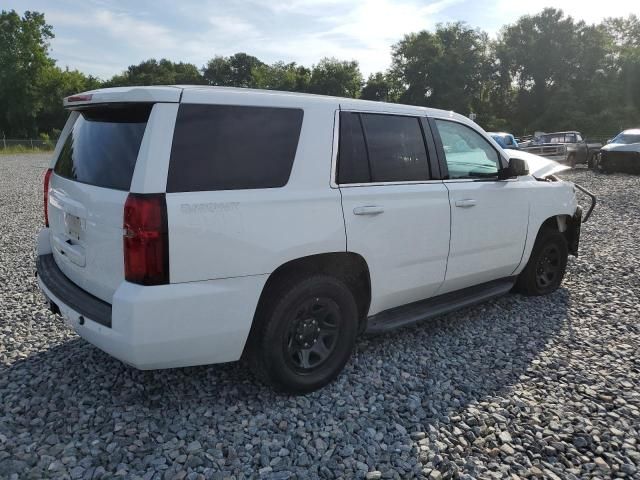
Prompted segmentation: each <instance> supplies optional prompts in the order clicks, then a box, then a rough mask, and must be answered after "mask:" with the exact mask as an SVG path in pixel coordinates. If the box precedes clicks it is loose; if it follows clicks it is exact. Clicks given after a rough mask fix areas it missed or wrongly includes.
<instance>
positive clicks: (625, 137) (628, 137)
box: [611, 133, 640, 145]
mask: <svg viewBox="0 0 640 480" xmlns="http://www.w3.org/2000/svg"><path fill="white" fill-rule="evenodd" d="M611 143H622V144H623V145H629V144H631V143H640V133H621V134H620V135H618V136H617V137H616V138H614V139H613V140H612V141H611Z"/></svg>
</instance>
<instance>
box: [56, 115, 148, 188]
mask: <svg viewBox="0 0 640 480" xmlns="http://www.w3.org/2000/svg"><path fill="white" fill-rule="evenodd" d="M152 107H153V105H151V104H146V103H138V104H130V105H117V104H116V105H109V106H100V107H90V108H87V109H86V110H83V111H82V112H80V115H79V116H78V118H77V120H76V121H75V123H74V124H73V128H72V130H71V133H70V134H69V136H68V137H67V139H66V140H65V142H64V146H63V147H62V150H61V151H60V156H59V157H58V159H57V161H56V165H55V167H54V171H55V172H56V173H57V174H58V175H60V176H62V177H66V178H69V179H71V180H75V181H77V182H81V183H87V184H90V185H96V186H98V187H103V188H112V189H116V190H129V188H130V186H131V179H132V178H133V170H134V169H135V166H136V161H137V159H138V151H139V150H140V145H141V143H142V137H143V135H144V131H145V128H146V127H147V120H148V119H149V114H150V113H151V108H152Z"/></svg>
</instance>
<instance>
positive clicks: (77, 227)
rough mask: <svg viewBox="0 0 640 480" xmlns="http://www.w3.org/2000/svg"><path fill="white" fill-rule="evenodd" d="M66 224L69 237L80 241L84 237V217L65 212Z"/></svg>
mask: <svg viewBox="0 0 640 480" xmlns="http://www.w3.org/2000/svg"><path fill="white" fill-rule="evenodd" d="M64 226H65V233H66V235H67V236H68V237H69V238H71V239H73V240H77V241H80V238H81V237H82V219H81V218H80V217H77V216H75V215H71V214H70V213H65V214H64Z"/></svg>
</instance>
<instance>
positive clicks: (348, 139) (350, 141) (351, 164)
mask: <svg viewBox="0 0 640 480" xmlns="http://www.w3.org/2000/svg"><path fill="white" fill-rule="evenodd" d="M370 181H371V174H370V172H369V158H368V155H367V147H366V145H365V143H364V134H363V132H362V124H361V122H360V115H358V114H357V113H352V112H341V113H340V144H339V146H338V183H341V184H343V183H367V182H370Z"/></svg>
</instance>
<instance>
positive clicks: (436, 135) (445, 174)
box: [427, 116, 509, 183]
mask: <svg viewBox="0 0 640 480" xmlns="http://www.w3.org/2000/svg"><path fill="white" fill-rule="evenodd" d="M427 118H428V121H429V126H430V127H431V132H432V134H433V139H434V141H435V144H436V152H437V154H438V164H439V165H440V170H441V172H442V179H443V181H445V182H447V183H453V182H503V181H504V180H500V179H499V172H500V170H502V169H504V168H507V166H508V164H509V162H508V161H507V160H506V159H505V158H504V157H503V155H502V154H501V153H500V152H499V151H498V150H496V148H495V147H494V146H493V145H491V142H489V141H488V140H487V139H486V138H485V136H484V135H483V134H482V132H479V131H478V130H476V129H475V128H473V127H472V126H470V125H467V124H466V123H464V122H460V121H458V120H455V119H452V118H442V117H433V116H429V117H427ZM436 120H440V121H444V122H451V123H457V124H458V125H462V126H463V127H466V128H468V129H470V130H472V131H474V132H475V133H477V134H478V135H480V136H481V137H482V138H484V139H485V140H486V141H487V144H488V145H489V146H490V147H491V148H492V149H493V150H494V151H495V152H496V154H497V155H498V162H499V163H500V164H499V165H498V167H499V168H498V173H497V174H496V176H495V177H490V178H449V167H448V166H447V159H446V156H445V152H444V146H443V144H442V138H441V137H440V132H439V131H438V126H437V125H436Z"/></svg>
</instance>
